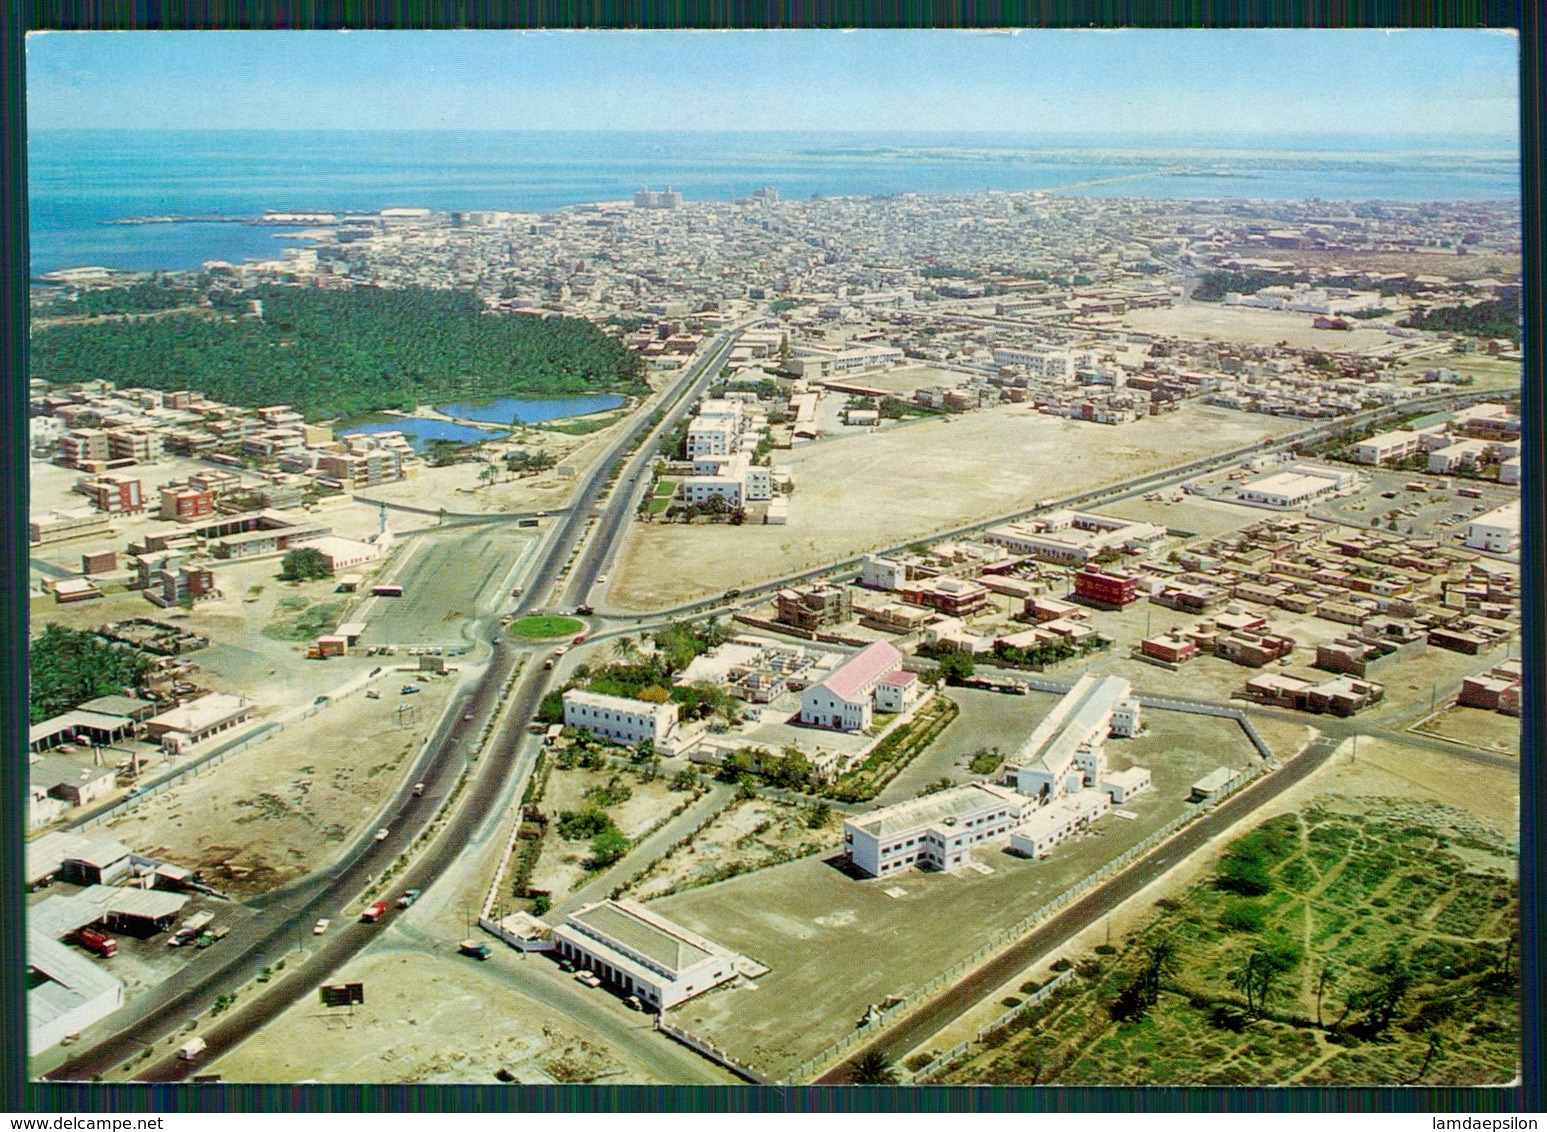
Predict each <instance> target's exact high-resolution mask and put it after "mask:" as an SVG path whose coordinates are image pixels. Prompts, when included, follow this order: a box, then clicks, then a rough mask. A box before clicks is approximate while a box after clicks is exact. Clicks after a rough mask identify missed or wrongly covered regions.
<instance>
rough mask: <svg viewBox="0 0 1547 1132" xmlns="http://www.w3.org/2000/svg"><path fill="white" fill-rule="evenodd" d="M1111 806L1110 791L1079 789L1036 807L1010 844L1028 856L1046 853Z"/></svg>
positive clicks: (1016, 831)
mask: <svg viewBox="0 0 1547 1132" xmlns="http://www.w3.org/2000/svg"><path fill="white" fill-rule="evenodd" d="M1111 808H1112V795H1111V794H1110V793H1108V792H1107V791H1105V790H1076V791H1074V792H1073V793H1071V794H1066V795H1064V796H1063V797H1062V798H1058V799H1055V800H1054V801H1052V802H1049V803H1048V804H1047V805H1045V806H1042V807H1041V808H1039V809H1035V810H1032V811H1031V812H1030V813H1029V814H1028V815H1027V817H1026V820H1025V821H1023V822H1022V823H1021V824H1020V825H1019V826H1017V827H1016V829H1015V831H1014V832H1013V833H1011V834H1010V848H1011V849H1013V850H1014V851H1015V852H1017V853H1021V854H1024V855H1025V856H1027V857H1045V856H1047V855H1048V853H1050V852H1051V851H1052V849H1053V847H1054V846H1055V845H1057V844H1058V843H1059V842H1061V841H1064V840H1066V839H1067V838H1070V837H1073V836H1074V835H1075V834H1077V833H1079V832H1080V831H1081V830H1084V829H1086V828H1088V827H1089V826H1090V825H1091V823H1092V822H1094V821H1095V820H1096V819H1097V818H1099V817H1100V816H1101V815H1102V814H1104V813H1106V812H1107V811H1108V810H1110V809H1111Z"/></svg>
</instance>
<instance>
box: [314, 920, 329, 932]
mask: <svg viewBox="0 0 1547 1132" xmlns="http://www.w3.org/2000/svg"><path fill="white" fill-rule="evenodd" d="M332 922H333V921H332V920H318V921H317V926H316V927H314V928H312V935H321V934H322V933H323V932H325V931H327V930H328V925H329V924H331V923H332Z"/></svg>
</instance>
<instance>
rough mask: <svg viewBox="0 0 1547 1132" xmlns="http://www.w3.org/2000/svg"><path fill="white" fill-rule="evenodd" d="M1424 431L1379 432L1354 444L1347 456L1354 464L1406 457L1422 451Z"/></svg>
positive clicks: (1377, 462)
mask: <svg viewBox="0 0 1547 1132" xmlns="http://www.w3.org/2000/svg"><path fill="white" fill-rule="evenodd" d="M1441 427H1443V426H1441ZM1427 431H1429V430H1425V432H1427ZM1425 432H1416V431H1411V430H1408V429H1396V430H1394V431H1392V432H1383V433H1379V434H1378V435H1376V436H1372V437H1370V438H1369V439H1368V440H1362V441H1360V442H1359V443H1358V444H1356V445H1354V447H1353V451H1352V452H1351V453H1350V454H1349V458H1350V459H1351V460H1353V462H1354V463H1356V464H1384V463H1385V462H1386V461H1387V460H1403V459H1406V458H1407V457H1408V456H1411V455H1413V454H1414V453H1415V452H1419V451H1422V449H1423V438H1424V435H1425Z"/></svg>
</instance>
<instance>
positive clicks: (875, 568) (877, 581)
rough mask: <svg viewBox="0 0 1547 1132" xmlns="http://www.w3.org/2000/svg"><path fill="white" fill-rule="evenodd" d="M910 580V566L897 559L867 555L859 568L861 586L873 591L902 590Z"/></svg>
mask: <svg viewBox="0 0 1547 1132" xmlns="http://www.w3.org/2000/svg"><path fill="white" fill-rule="evenodd" d="M907 580H908V565H907V563H905V562H899V561H898V560H897V559H895V558H882V557H881V556H880V555H877V554H867V555H865V558H864V561H862V562H861V563H860V567H859V584H860V585H862V586H864V587H866V588H867V589H872V590H888V591H890V590H895V589H901V588H902V584H903V583H904V582H906V581H907Z"/></svg>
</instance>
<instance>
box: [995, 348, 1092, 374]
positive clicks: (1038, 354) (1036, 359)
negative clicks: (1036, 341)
mask: <svg viewBox="0 0 1547 1132" xmlns="http://www.w3.org/2000/svg"><path fill="white" fill-rule="evenodd" d="M994 364H995V365H999V366H1025V367H1026V368H1027V369H1028V370H1030V371H1031V373H1032V375H1033V376H1035V377H1040V378H1044V379H1050V380H1055V381H1068V380H1071V379H1073V377H1074V375H1075V373H1076V372H1077V371H1079V370H1082V369H1090V368H1091V367H1092V366H1094V365H1095V364H1096V355H1095V354H1094V353H1093V352H1092V351H1090V350H1060V349H1058V348H1056V347H1053V346H1031V347H1028V348H1027V349H1024V350H1022V349H1012V348H1008V347H1003V348H1000V349H996V350H995V351H994Z"/></svg>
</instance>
